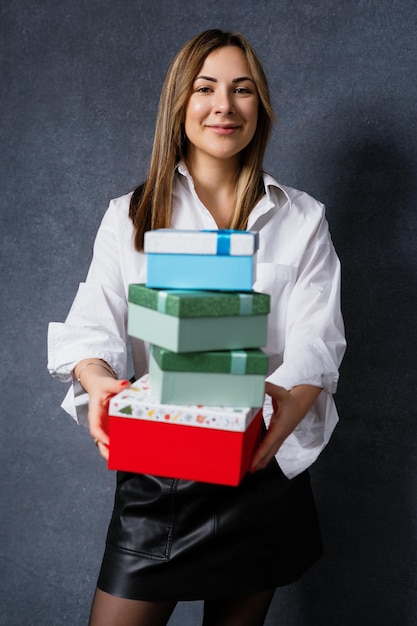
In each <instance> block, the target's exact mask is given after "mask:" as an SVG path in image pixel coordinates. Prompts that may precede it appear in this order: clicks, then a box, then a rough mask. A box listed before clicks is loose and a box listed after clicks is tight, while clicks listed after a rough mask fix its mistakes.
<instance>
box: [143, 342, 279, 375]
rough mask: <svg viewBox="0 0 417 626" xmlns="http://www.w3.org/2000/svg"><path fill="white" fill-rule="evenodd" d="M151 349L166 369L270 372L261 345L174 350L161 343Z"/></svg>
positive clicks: (178, 370)
mask: <svg viewBox="0 0 417 626" xmlns="http://www.w3.org/2000/svg"><path fill="white" fill-rule="evenodd" d="M151 352H152V356H153V357H154V359H155V361H156V362H157V363H158V365H159V367H160V368H161V369H162V370H164V371H174V372H206V373H219V374H223V373H224V374H258V375H265V376H266V374H267V373H268V356H267V355H266V354H265V352H263V351H262V350H258V349H251V350H213V351H209V352H171V350H167V349H165V348H161V347H160V346H156V345H151Z"/></svg>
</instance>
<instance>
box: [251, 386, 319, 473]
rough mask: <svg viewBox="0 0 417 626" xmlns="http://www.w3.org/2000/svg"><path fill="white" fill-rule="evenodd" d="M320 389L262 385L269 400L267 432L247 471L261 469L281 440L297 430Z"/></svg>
mask: <svg viewBox="0 0 417 626" xmlns="http://www.w3.org/2000/svg"><path fill="white" fill-rule="evenodd" d="M321 391H322V390H321V388H320V387H315V386H313V385H297V386H296V387H293V388H292V389H291V390H290V391H287V389H284V387H278V385H274V384H272V383H269V382H267V383H265V393H267V394H268V395H270V396H271V398H272V406H273V413H272V417H271V422H270V424H269V428H268V432H267V434H266V435H265V438H264V439H263V440H262V442H261V444H260V446H259V448H258V449H257V451H256V452H255V455H254V457H253V459H252V463H251V471H252V472H256V471H257V470H260V469H263V468H264V467H266V466H267V465H268V463H269V461H270V460H271V459H272V457H273V456H275V454H276V453H277V452H278V450H279V448H280V447H281V445H282V444H283V443H284V441H285V439H286V438H287V437H288V436H289V435H290V434H291V433H292V432H293V430H294V429H295V428H296V426H298V424H299V423H300V422H301V420H302V419H303V417H305V415H306V414H307V413H308V411H309V410H310V408H311V407H312V405H313V403H314V401H315V400H316V399H317V398H318V396H319V395H320V393H321Z"/></svg>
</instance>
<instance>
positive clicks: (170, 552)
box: [49, 30, 345, 626]
mask: <svg viewBox="0 0 417 626" xmlns="http://www.w3.org/2000/svg"><path fill="white" fill-rule="evenodd" d="M272 120H273V112H272V108H271V104H270V98H269V90H268V85H267V81H266V78H265V75H264V72H263V69H262V67H261V64H260V62H259V60H258V58H257V56H256V54H255V52H254V50H253V49H252V47H251V46H250V44H249V43H248V41H247V40H246V39H245V38H244V37H243V36H242V35H240V34H236V33H223V32H221V31H218V30H210V31H206V32H203V33H201V34H200V35H198V36H197V37H195V38H193V39H192V40H191V41H189V42H188V43H187V44H186V45H185V46H184V47H183V48H182V49H181V50H180V52H179V53H178V54H177V56H176V58H175V59H174V61H173V62H172V64H171V67H170V69H169V71H168V74H167V77H166V80H165V84H164V87H163V91H162V96H161V101H160V107H159V112H158V118H157V123H156V133H155V141H154V149H153V153H152V159H151V165H150V170H149V175H148V178H147V180H146V181H145V183H144V184H143V185H141V186H140V187H138V188H137V189H136V190H135V192H134V193H133V194H129V195H127V196H124V197H122V198H119V199H117V200H114V201H112V202H111V203H110V207H109V209H108V211H107V212H106V214H105V216H104V218H103V222H102V224H101V227H100V229H99V231H98V234H97V238H96V242H95V246H94V256H93V261H92V264H91V267H90V270H89V273H88V277H87V280H86V283H84V284H81V285H80V288H79V291H78V293H77V296H76V298H75V301H74V304H73V306H72V309H71V311H70V313H69V316H68V318H67V320H66V323H65V324H58V323H55V324H51V325H50V335H49V369H50V371H51V373H52V374H53V375H54V376H56V377H57V378H59V379H61V380H63V381H69V380H71V379H72V381H73V385H72V387H71V389H70V391H69V393H68V395H67V398H66V401H65V403H64V405H63V406H64V407H65V408H66V409H67V410H68V411H69V412H70V413H71V414H72V415H73V416H74V417H75V418H76V419H77V420H78V421H79V422H81V423H83V422H86V421H87V419H86V415H85V414H86V411H85V408H86V406H87V402H88V425H89V429H90V434H91V436H92V438H93V439H94V440H95V441H96V444H97V446H98V449H99V451H100V453H101V455H102V456H103V457H104V458H107V457H108V445H109V436H108V428H107V405H108V401H109V398H110V397H111V396H112V395H113V394H115V393H118V392H119V391H121V390H122V389H123V388H124V387H125V386H126V385H128V381H127V380H126V371H127V363H126V362H127V358H126V352H127V350H126V340H127V337H126V318H127V305H126V299H127V296H126V294H127V287H128V284H129V283H132V282H145V263H144V255H143V252H142V251H143V237H144V233H145V232H146V231H147V230H149V229H154V228H161V227H162V228H164V227H165V228H166V227H173V228H186V229H197V230H203V229H217V228H234V229H248V230H256V231H258V232H259V240H260V247H259V251H258V265H257V282H256V284H255V286H254V288H255V290H257V291H263V292H266V293H269V294H270V296H271V313H270V315H269V327H268V345H267V347H266V351H267V353H268V354H269V361H270V372H269V376H268V378H267V381H266V385H265V391H266V394H267V395H266V397H265V398H266V399H265V406H264V419H265V423H266V427H267V431H266V434H265V436H264V438H263V441H262V442H261V444H260V445H259V448H258V449H257V451H256V453H255V455H254V458H253V459H252V465H251V472H250V473H248V475H247V476H246V477H245V478H244V480H243V481H242V483H241V485H239V487H236V488H233V487H224V486H219V485H209V484H202V483H195V482H192V481H183V480H175V479H171V478H158V477H154V476H142V475H135V474H126V473H119V474H118V482H117V490H116V499H115V508H114V511H113V516H112V520H111V523H110V528H109V532H108V539H107V545H106V551H105V555H104V559H103V564H102V568H101V572H100V576H99V580H98V586H97V590H96V594H95V597H94V601H93V607H92V611H91V618H90V624H91V625H92V626H96V625H100V626H106V625H109V626H110V625H111V626H117V625H119V624H120V625H123V626H129V625H135V626H144V625H148V624H151V625H152V626H158V625H160V624H161V625H162V624H166V623H167V621H168V619H169V616H170V615H171V613H172V611H173V609H174V607H175V604H176V602H177V601H178V600H193V599H203V600H205V610H204V622H203V623H204V625H205V626H210V625H215V626H232V625H238V626H245V625H248V626H257V625H258V624H263V622H264V619H265V615H266V613H267V610H268V607H269V604H270V602H271V599H272V596H273V593H274V590H275V588H276V587H277V586H280V585H285V584H289V583H291V582H293V581H294V580H296V579H297V578H299V577H300V576H301V575H302V574H303V573H304V571H305V570H306V569H307V568H308V567H309V566H310V565H311V564H312V563H314V562H315V561H316V559H317V558H318V557H319V556H320V554H321V540H320V532H319V527H318V523H317V518H316V513H315V507H314V501H313V497H312V493H311V488H310V483H309V477H308V472H307V468H308V467H309V466H310V465H311V463H312V462H313V461H314V460H315V459H316V458H317V456H318V455H319V453H320V451H321V450H322V449H323V447H324V446H325V445H326V443H327V441H328V440H329V437H330V435H331V432H332V431H333V429H334V427H335V424H336V422H337V419H338V417H337V412H336V409H335V405H334V402H333V399H332V394H333V393H334V392H335V390H336V384H337V379H338V367H339V364H340V362H341V359H342V357H343V353H344V349H345V341H344V333H343V322H342V317H341V313H340V291H339V288H340V285H339V283H340V267H339V261H338V258H337V256H336V253H335V251H334V248H333V245H332V243H331V239H330V235H329V232H328V227H327V222H326V219H325V216H324V208H323V206H322V205H321V204H320V203H318V202H316V201H315V200H314V199H313V198H311V197H310V196H308V195H307V194H305V193H302V192H299V191H296V190H293V189H289V188H286V187H283V186H282V185H279V184H278V183H277V182H276V181H275V180H274V179H273V178H272V177H271V176H269V175H268V174H266V173H264V172H263V171H262V161H263V156H264V151H265V147H266V144H267V141H268V138H269V135H270V130H271V124H272ZM132 356H133V362H134V370H135V376H136V377H139V376H140V375H141V374H142V373H143V372H144V371H145V370H146V367H147V350H146V348H145V346H144V345H143V344H142V342H140V341H138V340H134V342H133V345H132ZM85 392H86V393H87V394H88V396H87V395H86V393H85Z"/></svg>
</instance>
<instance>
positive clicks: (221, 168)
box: [187, 159, 238, 228]
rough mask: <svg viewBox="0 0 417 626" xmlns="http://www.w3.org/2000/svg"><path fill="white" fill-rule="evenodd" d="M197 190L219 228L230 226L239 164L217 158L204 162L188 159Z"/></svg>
mask: <svg viewBox="0 0 417 626" xmlns="http://www.w3.org/2000/svg"><path fill="white" fill-rule="evenodd" d="M187 168H188V171H189V172H190V174H191V176H192V178H193V181H194V188H195V191H196V193H197V195H198V197H199V198H200V200H201V202H202V203H203V204H204V206H205V207H206V208H207V209H208V210H209V211H210V213H211V215H212V216H213V218H214V220H215V222H216V224H217V226H218V228H229V227H230V224H231V221H232V217H233V212H234V208H235V197H236V179H237V173H238V164H237V162H236V160H234V161H233V162H230V161H228V160H225V161H222V160H219V159H216V160H215V161H213V160H212V161H208V162H206V163H204V164H202V163H196V162H195V160H193V159H192V160H190V161H187Z"/></svg>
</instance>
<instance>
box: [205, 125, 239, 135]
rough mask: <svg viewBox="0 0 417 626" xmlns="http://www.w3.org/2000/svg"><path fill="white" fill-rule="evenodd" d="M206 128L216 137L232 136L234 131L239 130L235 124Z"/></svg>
mask: <svg viewBox="0 0 417 626" xmlns="http://www.w3.org/2000/svg"><path fill="white" fill-rule="evenodd" d="M207 128H209V129H210V130H212V131H214V132H215V133H217V134H218V135H232V134H233V133H234V132H235V131H237V130H239V128H240V126H239V125H237V124H229V125H228V126H222V125H220V124H208V125H207Z"/></svg>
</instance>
